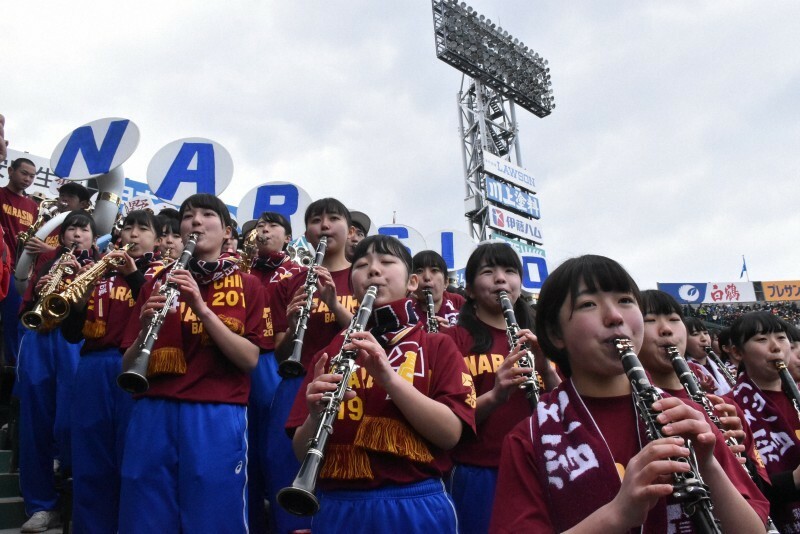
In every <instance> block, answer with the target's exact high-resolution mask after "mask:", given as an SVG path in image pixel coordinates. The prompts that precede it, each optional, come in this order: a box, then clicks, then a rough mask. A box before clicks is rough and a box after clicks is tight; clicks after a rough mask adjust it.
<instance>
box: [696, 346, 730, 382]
mask: <svg viewBox="0 0 800 534" xmlns="http://www.w3.org/2000/svg"><path fill="white" fill-rule="evenodd" d="M703 350H704V351H706V355H707V356H708V357H709V358H711V361H713V362H714V363H715V364H716V366H717V368H719V372H720V373H722V376H724V377H725V381H726V382H727V383H728V385H729V386H730V387H732V388H733V387H736V377H735V376H733V375H732V374H731V372H730V370H728V366H727V365H725V364H724V363H723V362H722V360H721V359H720V357H719V356H717V353H716V352H714V349H712V348H711V347H703Z"/></svg>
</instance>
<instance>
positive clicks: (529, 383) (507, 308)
mask: <svg viewBox="0 0 800 534" xmlns="http://www.w3.org/2000/svg"><path fill="white" fill-rule="evenodd" d="M497 296H498V297H499V298H500V306H501V307H502V308H503V317H504V318H505V320H506V337H507V338H508V346H509V348H510V350H514V347H516V346H517V342H518V341H519V339H518V337H517V335H518V334H519V331H520V328H519V325H518V324H517V317H516V315H514V305H513V304H512V303H511V299H510V298H508V293H506V292H505V291H501V292H500V293H498V295H497ZM522 346H523V347H524V348H525V353H524V354H523V355H522V356H520V358H519V360H517V365H518V366H519V367H530V368H531V369H532V371H531V372H530V373H525V374H524V375H523V376H524V377H525V380H524V381H523V382H522V384H520V385H519V387H520V389H521V390H523V391H524V392H525V397H526V398H527V399H528V403H529V404H530V405H531V410H535V409H536V405H537V404H538V403H539V374H538V373H537V372H536V369H535V368H534V367H533V366H534V359H533V353H532V352H531V350H530V347H529V346H528V344H527V343H523V344H522Z"/></svg>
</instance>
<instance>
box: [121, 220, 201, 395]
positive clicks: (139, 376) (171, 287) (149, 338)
mask: <svg viewBox="0 0 800 534" xmlns="http://www.w3.org/2000/svg"><path fill="white" fill-rule="evenodd" d="M197 238H198V235H197V234H194V233H193V234H189V239H188V241H187V242H186V246H185V247H184V248H183V252H182V253H181V257H180V258H178V259H177V260H176V261H175V263H173V264H172V266H171V267H170V269H169V272H168V273H167V278H166V281H165V283H164V284H162V285H161V287H159V288H158V294H159V295H163V296H165V297H166V298H167V300H166V302H164V307H163V308H161V309H160V310H158V312H157V313H156V314H155V315H153V317H152V318H151V319H150V324H148V325H147V333H146V334H145V336H144V341H142V344H141V345H139V354H138V355H137V356H136V358H135V359H134V360H133V363H132V364H131V366H130V368H129V369H128V370H127V371H125V372H124V373H121V374H120V375H119V376H118V377H117V385H118V386H119V387H121V388H122V389H124V390H125V391H127V392H128V393H144V392H145V391H147V390H148V389H149V388H150V382H149V381H148V380H147V367H148V366H149V365H150V353H151V352H152V350H153V346H155V344H156V340H158V333H159V331H161V326H162V325H163V324H164V319H165V318H166V317H167V313H169V311H170V310H171V309H172V306H173V305H174V304H175V302H176V301H177V300H178V296H179V295H180V290H179V289H178V284H176V283H175V282H173V281H171V280H170V278H169V277H170V275H171V274H172V273H173V271H176V270H178V269H185V268H186V266H187V265H188V264H189V260H190V259H191V257H192V254H193V253H194V247H195V246H196V245H197Z"/></svg>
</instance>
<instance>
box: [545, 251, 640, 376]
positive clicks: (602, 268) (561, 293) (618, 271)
mask: <svg viewBox="0 0 800 534" xmlns="http://www.w3.org/2000/svg"><path fill="white" fill-rule="evenodd" d="M581 283H584V284H586V289H587V291H589V292H590V293H594V292H599V291H617V292H620V293H631V294H632V295H633V297H634V299H635V300H636V302H637V304H638V303H639V301H641V295H640V293H639V286H637V285H636V282H634V280H633V278H631V275H630V274H628V271H626V270H625V268H624V267H622V265H620V264H619V263H617V262H616V261H614V260H612V259H611V258H606V257H605V256H597V255H594V254H587V255H585V256H579V257H577V258H570V259H568V260H567V261H565V262H564V263H562V264H561V265H559V266H558V268H556V270H555V271H553V272H552V273H550V275H549V276H548V277H547V278H546V279H545V281H544V283H543V284H542V288H541V290H540V291H539V300H538V302H537V303H536V336H537V338H538V339H539V344H540V345H541V347H542V350H543V351H544V353H545V354H546V355H547V356H548V357H549V358H550V359H551V360H553V361H554V362H556V364H557V365H558V368H559V370H560V371H561V372H562V373H563V374H564V376H567V377H569V376H571V375H572V368H571V367H570V365H569V358H568V355H567V351H566V350H564V349H559V348H557V347H556V346H555V343H554V339H555V338H557V337H560V336H561V325H559V312H560V311H561V306H562V305H564V304H565V303H566V302H567V299H569V301H570V307H571V308H574V307H575V301H576V300H577V297H578V289H579V288H580V285H581Z"/></svg>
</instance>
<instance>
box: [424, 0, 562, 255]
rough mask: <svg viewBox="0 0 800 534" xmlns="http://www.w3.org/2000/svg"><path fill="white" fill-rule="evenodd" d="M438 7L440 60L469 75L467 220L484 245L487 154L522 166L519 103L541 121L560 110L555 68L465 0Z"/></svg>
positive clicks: (438, 2)
mask: <svg viewBox="0 0 800 534" xmlns="http://www.w3.org/2000/svg"><path fill="white" fill-rule="evenodd" d="M432 4H433V26H434V35H435V39H436V56H437V57H438V58H439V59H441V60H442V61H444V62H446V63H448V64H450V65H452V66H453V67H455V68H456V69H458V70H460V71H461V72H463V73H464V74H465V77H464V78H463V80H462V84H461V91H460V92H459V94H458V108H459V126H460V132H461V138H462V155H463V163H464V176H465V182H466V201H465V202H466V216H467V218H468V219H469V221H470V222H469V227H470V232H471V234H472V236H473V237H474V238H476V239H478V240H479V241H480V240H484V239H487V238H488V237H489V235H488V207H489V203H488V202H487V194H486V180H485V175H484V161H483V160H484V157H483V153H484V152H488V153H490V154H493V155H494V156H497V157H499V158H502V159H504V160H508V161H509V162H511V161H512V157H513V162H514V163H515V164H516V165H517V166H518V167H522V157H521V154H520V150H519V140H518V133H519V129H518V127H517V120H516V114H515V109H514V104H515V103H516V104H517V105H519V106H521V107H522V108H524V109H526V110H528V111H530V112H531V113H533V114H534V115H536V116H537V117H540V118H543V117H546V116H547V115H549V114H550V113H551V112H552V110H553V109H554V108H555V103H554V98H553V91H552V89H551V87H552V82H551V80H550V69H549V67H548V66H547V65H548V61H547V60H546V59H544V58H542V57H541V56H539V54H537V53H535V52H534V51H533V50H531V49H529V48H528V47H527V46H525V44H524V43H521V42H520V41H519V39H515V38H514V37H513V36H511V35H509V33H508V32H507V31H504V30H503V29H502V28H499V27H497V25H496V24H494V23H492V21H491V20H489V19H486V18H485V17H484V16H483V15H478V13H477V12H475V10H474V9H472V7H469V6H467V5H466V4H465V3H464V2H461V3H458V2H456V1H453V0H432ZM501 179H502V177H501ZM509 187H510V186H509ZM529 191H531V192H532V190H529ZM524 193H525V194H528V193H527V192H524ZM537 205H538V201H537ZM537 212H538V209H537ZM517 237H519V236H517ZM523 239H525V238H523ZM533 241H534V242H536V241H535V240H533ZM537 244H541V242H539V243H537Z"/></svg>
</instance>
